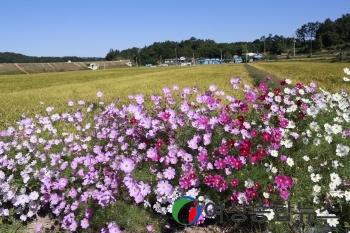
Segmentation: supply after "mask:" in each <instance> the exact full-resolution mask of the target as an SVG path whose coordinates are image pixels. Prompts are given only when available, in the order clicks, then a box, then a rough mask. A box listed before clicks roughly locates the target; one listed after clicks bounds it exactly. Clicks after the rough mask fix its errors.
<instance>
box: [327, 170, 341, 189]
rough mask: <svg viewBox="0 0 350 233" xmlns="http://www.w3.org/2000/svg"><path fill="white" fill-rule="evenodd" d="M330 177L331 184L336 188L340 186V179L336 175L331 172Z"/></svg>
mask: <svg viewBox="0 0 350 233" xmlns="http://www.w3.org/2000/svg"><path fill="white" fill-rule="evenodd" d="M330 176H331V182H333V183H334V184H335V185H336V186H338V185H340V184H341V179H340V177H339V175H338V174H337V173H335V172H333V173H331V174H330Z"/></svg>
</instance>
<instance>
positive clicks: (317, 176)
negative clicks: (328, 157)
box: [310, 173, 322, 182]
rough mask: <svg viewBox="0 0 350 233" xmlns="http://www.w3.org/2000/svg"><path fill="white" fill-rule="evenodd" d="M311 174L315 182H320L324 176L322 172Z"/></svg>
mask: <svg viewBox="0 0 350 233" xmlns="http://www.w3.org/2000/svg"><path fill="white" fill-rule="evenodd" d="M310 176H311V180H312V181H313V182H319V181H320V180H321V179H322V176H321V175H320V174H315V173H312V174H311V175H310Z"/></svg>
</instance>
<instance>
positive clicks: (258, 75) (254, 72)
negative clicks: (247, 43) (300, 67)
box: [245, 64, 280, 88]
mask: <svg viewBox="0 0 350 233" xmlns="http://www.w3.org/2000/svg"><path fill="white" fill-rule="evenodd" d="M245 67H246V69H247V71H248V73H249V76H250V77H252V79H253V80H254V84H257V85H258V84H259V83H261V82H266V79H267V78H269V79H271V81H272V82H270V83H269V86H271V87H273V88H275V87H278V86H279V81H280V78H278V77H277V76H275V75H272V74H269V73H267V72H266V71H264V70H259V69H258V68H255V67H253V66H251V65H249V64H245Z"/></svg>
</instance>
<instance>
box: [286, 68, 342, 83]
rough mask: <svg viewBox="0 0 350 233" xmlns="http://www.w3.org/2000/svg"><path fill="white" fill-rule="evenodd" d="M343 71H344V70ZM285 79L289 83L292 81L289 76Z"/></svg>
mask: <svg viewBox="0 0 350 233" xmlns="http://www.w3.org/2000/svg"><path fill="white" fill-rule="evenodd" d="M344 72H345V71H344ZM285 81H286V83H287V84H291V83H292V80H291V79H289V78H286V80H285Z"/></svg>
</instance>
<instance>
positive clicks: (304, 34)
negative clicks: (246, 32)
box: [105, 14, 350, 64]
mask: <svg viewBox="0 0 350 233" xmlns="http://www.w3.org/2000/svg"><path fill="white" fill-rule="evenodd" d="M294 46H295V51H296V53H297V54H312V53H313V52H319V51H322V50H345V49H350V14H346V15H342V17H341V18H338V19H336V20H335V21H332V20H330V19H329V18H328V19H326V20H325V21H324V22H323V23H320V22H309V23H306V24H304V25H302V26H301V27H300V28H298V29H297V30H296V31H295V38H293V37H283V36H279V35H275V36H273V35H272V34H269V35H268V36H261V37H260V38H259V39H256V40H254V41H253V42H234V43H216V42H215V41H214V40H202V39H197V38H195V37H192V38H190V39H188V40H183V41H181V42H174V41H165V42H155V43H153V44H152V45H149V46H145V47H144V48H137V47H133V48H130V49H125V50H122V51H120V50H118V49H110V51H109V52H108V53H107V55H106V57H105V59H106V60H108V61H112V60H120V59H129V60H132V61H133V62H135V63H136V62H138V63H139V64H146V63H151V64H157V63H160V62H162V61H163V59H169V58H176V57H178V58H179V57H180V56H184V57H187V58H192V57H194V58H196V59H200V58H221V56H222V59H225V60H229V59H230V60H232V57H233V56H234V55H239V56H240V55H242V54H243V53H245V52H246V51H248V52H254V53H263V54H267V56H270V57H273V56H276V55H280V54H281V53H287V54H289V55H291V54H293V53H294Z"/></svg>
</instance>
